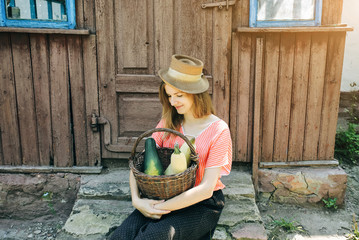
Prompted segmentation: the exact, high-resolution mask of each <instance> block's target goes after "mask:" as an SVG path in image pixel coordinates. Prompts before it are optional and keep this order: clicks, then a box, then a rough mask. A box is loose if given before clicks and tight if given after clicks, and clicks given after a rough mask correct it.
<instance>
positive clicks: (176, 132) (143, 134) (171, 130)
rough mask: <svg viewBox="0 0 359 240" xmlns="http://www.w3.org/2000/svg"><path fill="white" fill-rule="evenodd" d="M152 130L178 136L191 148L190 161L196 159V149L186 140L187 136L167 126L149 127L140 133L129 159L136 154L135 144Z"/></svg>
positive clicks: (152, 131) (150, 133)
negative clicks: (149, 128)
mask: <svg viewBox="0 0 359 240" xmlns="http://www.w3.org/2000/svg"><path fill="white" fill-rule="evenodd" d="M154 132H169V133H173V134H175V135H177V136H179V137H181V138H182V139H183V140H184V141H185V142H186V143H187V145H188V146H189V148H190V149H191V153H192V156H191V158H192V161H198V155H197V153H196V149H195V148H194V146H193V145H192V143H191V142H190V141H189V140H188V138H187V137H186V136H185V135H183V134H182V133H180V132H178V131H176V130H173V129H169V128H154V129H151V130H148V131H146V132H144V133H142V134H141V135H140V136H139V137H138V138H137V140H136V142H135V145H134V146H133V148H132V152H131V157H130V158H131V159H134V157H135V154H136V148H137V145H138V144H139V143H140V141H141V140H142V139H143V138H145V137H148V136H150V135H152V133H154Z"/></svg>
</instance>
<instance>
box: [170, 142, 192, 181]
mask: <svg viewBox="0 0 359 240" xmlns="http://www.w3.org/2000/svg"><path fill="white" fill-rule="evenodd" d="M174 149H175V150H174V152H173V153H172V155H171V163H170V165H169V166H168V168H167V169H166V171H165V175H172V174H177V173H181V172H184V171H185V170H186V169H187V160H186V156H185V155H184V153H183V152H181V150H180V149H179V146H178V143H176V144H175V146H174Z"/></svg>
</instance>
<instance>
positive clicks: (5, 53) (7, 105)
mask: <svg viewBox="0 0 359 240" xmlns="http://www.w3.org/2000/svg"><path fill="white" fill-rule="evenodd" d="M0 42H1V44H0V56H1V57H0V66H1V68H0V91H1V92H0V131H1V134H0V137H1V143H2V146H1V147H2V155H3V160H2V164H4V165H21V149H20V136H19V125H18V116H17V105H16V92H15V79H14V71H13V69H14V68H13V57H12V54H11V43H10V34H7V33H0Z"/></svg>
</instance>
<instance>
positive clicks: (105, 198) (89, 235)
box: [57, 168, 266, 240]
mask: <svg viewBox="0 0 359 240" xmlns="http://www.w3.org/2000/svg"><path fill="white" fill-rule="evenodd" d="M222 179H223V182H224V183H225V185H226V188H225V189H224V191H223V192H224V194H225V197H226V205H225V208H224V209H223V213H222V215H221V218H220V220H219V223H218V227H217V229H216V232H215V235H214V237H213V239H217V240H229V239H249V240H250V239H260V240H262V239H266V234H265V229H264V227H263V225H262V220H261V217H260V213H259V210H258V208H257V205H256V203H255V192H254V188H253V184H252V180H251V175H250V173H249V172H248V171H243V170H241V169H233V170H232V172H231V174H230V175H229V176H224V177H222ZM133 209H134V208H133V207H132V204H131V201H130V189H129V184H128V168H119V169H110V170H108V171H107V172H105V173H103V174H100V175H85V176H82V178H81V187H80V190H79V193H78V199H77V201H76V203H75V205H74V207H73V210H72V213H71V215H70V217H69V218H68V220H67V221H66V223H65V226H64V227H63V229H62V231H61V232H60V233H59V235H58V237H57V239H59V240H71V239H90V240H97V239H106V237H107V235H108V234H109V233H110V232H111V231H112V230H113V229H115V228H116V227H117V226H119V225H120V224H121V222H122V221H123V220H124V219H125V218H126V217H127V216H128V215H129V214H130V213H131V212H132V211H133Z"/></svg>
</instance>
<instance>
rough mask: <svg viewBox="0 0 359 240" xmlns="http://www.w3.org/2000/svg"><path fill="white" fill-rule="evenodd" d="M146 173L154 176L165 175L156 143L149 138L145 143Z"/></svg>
mask: <svg viewBox="0 0 359 240" xmlns="http://www.w3.org/2000/svg"><path fill="white" fill-rule="evenodd" d="M144 173H146V174H148V175H152V176H158V175H163V167H162V164H161V161H160V158H159V156H158V153H157V150H156V141H155V140H154V139H153V138H147V139H146V141H145V160H144Z"/></svg>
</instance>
